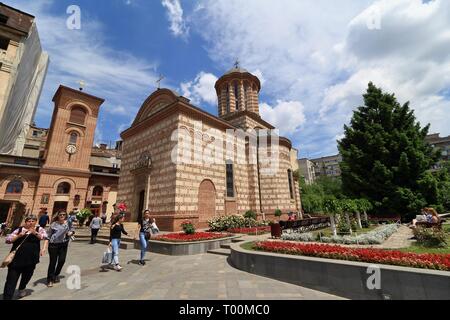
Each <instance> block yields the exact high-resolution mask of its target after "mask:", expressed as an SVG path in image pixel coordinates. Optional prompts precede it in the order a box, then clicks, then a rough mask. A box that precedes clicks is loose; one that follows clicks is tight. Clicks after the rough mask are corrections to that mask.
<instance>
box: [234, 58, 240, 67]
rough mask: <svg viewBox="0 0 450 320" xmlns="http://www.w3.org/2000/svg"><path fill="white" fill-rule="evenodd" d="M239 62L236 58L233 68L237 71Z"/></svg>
mask: <svg viewBox="0 0 450 320" xmlns="http://www.w3.org/2000/svg"><path fill="white" fill-rule="evenodd" d="M240 63H241V62H240V61H239V58H237V59H236V62H235V63H234V67H235V68H236V69H239V64H240Z"/></svg>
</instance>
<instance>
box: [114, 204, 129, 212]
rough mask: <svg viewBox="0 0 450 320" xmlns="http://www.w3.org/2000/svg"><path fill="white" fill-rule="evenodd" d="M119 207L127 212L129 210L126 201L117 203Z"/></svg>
mask: <svg viewBox="0 0 450 320" xmlns="http://www.w3.org/2000/svg"><path fill="white" fill-rule="evenodd" d="M117 209H119V211H120V212H121V213H122V212H126V211H127V210H128V208H127V205H126V204H125V203H124V202H121V203H119V204H118V205H117Z"/></svg>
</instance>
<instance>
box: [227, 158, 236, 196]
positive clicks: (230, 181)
mask: <svg viewBox="0 0 450 320" xmlns="http://www.w3.org/2000/svg"><path fill="white" fill-rule="evenodd" d="M227 197H230V198H233V197H234V168H233V163H231V162H227Z"/></svg>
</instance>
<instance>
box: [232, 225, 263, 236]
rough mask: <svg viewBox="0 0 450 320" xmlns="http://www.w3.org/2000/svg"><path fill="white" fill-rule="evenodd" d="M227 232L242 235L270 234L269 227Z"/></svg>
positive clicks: (237, 229)
mask: <svg viewBox="0 0 450 320" xmlns="http://www.w3.org/2000/svg"><path fill="white" fill-rule="evenodd" d="M228 232H230V233H242V234H251V235H253V234H263V233H267V232H270V226H269V227H255V228H234V229H228Z"/></svg>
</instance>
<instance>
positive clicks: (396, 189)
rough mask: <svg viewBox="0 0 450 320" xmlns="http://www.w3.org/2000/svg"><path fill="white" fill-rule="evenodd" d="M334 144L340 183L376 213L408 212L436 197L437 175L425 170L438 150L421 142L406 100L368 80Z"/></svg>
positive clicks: (425, 130)
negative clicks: (361, 99)
mask: <svg viewBox="0 0 450 320" xmlns="http://www.w3.org/2000/svg"><path fill="white" fill-rule="evenodd" d="M344 129H345V137H344V138H343V139H342V141H340V142H339V150H340V153H341V155H342V158H343V162H342V163H341V170H342V186H343V190H344V191H345V193H346V194H347V195H348V196H349V197H352V198H366V199H368V200H370V202H371V203H372V204H373V205H374V209H375V211H376V212H383V213H398V214H401V215H403V216H405V215H406V216H408V215H410V216H412V215H414V214H416V213H417V212H419V210H420V209H421V208H422V207H424V206H426V205H429V204H438V203H439V201H442V199H440V197H442V192H441V191H440V190H441V189H440V188H441V186H440V182H439V178H438V177H436V176H435V175H433V174H432V173H431V172H429V169H430V168H431V167H432V166H433V165H434V164H435V163H437V160H438V157H439V156H438V154H437V152H435V151H434V150H433V148H432V147H431V146H430V145H429V144H428V143H427V142H426V141H425V137H426V136H427V134H428V130H429V125H428V126H426V127H424V128H422V127H421V125H420V123H418V122H417V121H416V118H415V116H414V111H413V110H411V109H410V107H409V103H405V104H404V105H400V104H399V103H398V102H397V99H396V97H395V95H394V94H387V93H383V92H382V90H381V89H379V88H377V87H376V86H375V85H373V84H372V83H369V87H368V89H367V93H366V94H365V95H364V106H361V107H359V108H358V109H357V110H356V111H355V112H354V114H353V118H352V120H351V123H350V125H349V126H345V128H344Z"/></svg>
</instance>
